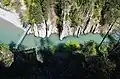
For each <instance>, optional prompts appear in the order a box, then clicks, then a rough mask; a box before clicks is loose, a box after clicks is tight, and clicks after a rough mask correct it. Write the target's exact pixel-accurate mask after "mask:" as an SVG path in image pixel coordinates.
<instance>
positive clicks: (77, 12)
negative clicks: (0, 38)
mask: <svg viewBox="0 0 120 79" xmlns="http://www.w3.org/2000/svg"><path fill="white" fill-rule="evenodd" d="M3 1H4V0H3ZM8 1H9V0H8ZM11 2H13V3H16V4H17V3H18V4H20V5H19V7H15V8H14V7H13V8H10V9H9V10H11V11H13V10H15V11H14V12H15V13H17V14H18V15H19V18H20V19H21V23H23V24H26V25H31V26H32V27H31V29H30V30H29V32H28V34H31V33H33V34H34V35H35V36H37V37H45V36H48V37H49V36H50V35H51V34H52V33H58V34H59V36H60V39H62V38H64V37H66V36H69V35H74V36H79V35H81V34H87V33H106V32H107V31H108V30H109V28H110V26H111V24H112V23H113V22H114V20H116V18H117V20H116V22H115V23H114V25H113V28H112V29H111V30H110V33H113V32H115V31H119V24H120V18H119V15H120V14H119V13H120V7H118V5H120V4H119V3H120V2H119V1H118V2H117V3H116V2H114V1H112V0H111V1H107V0H103V1H100V0H94V1H91V0H44V1H42V0H35V1H32V0H20V1H18V0H12V1H11ZM11 4H12V3H11ZM1 6H4V5H2V4H1ZM7 7H11V6H7ZM116 8H117V9H116Z"/></svg>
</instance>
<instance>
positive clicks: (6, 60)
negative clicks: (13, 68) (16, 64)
mask: <svg viewBox="0 0 120 79" xmlns="http://www.w3.org/2000/svg"><path fill="white" fill-rule="evenodd" d="M0 62H2V63H3V64H4V66H5V67H9V66H10V65H11V64H12V62H13V54H12V52H11V51H9V46H8V45H7V44H4V43H0Z"/></svg>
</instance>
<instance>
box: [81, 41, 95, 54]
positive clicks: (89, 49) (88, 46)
mask: <svg viewBox="0 0 120 79" xmlns="http://www.w3.org/2000/svg"><path fill="white" fill-rule="evenodd" d="M96 46H97V43H96V42H95V41H92V40H90V41H88V42H86V43H85V45H84V50H83V54H85V56H89V55H97V50H96Z"/></svg>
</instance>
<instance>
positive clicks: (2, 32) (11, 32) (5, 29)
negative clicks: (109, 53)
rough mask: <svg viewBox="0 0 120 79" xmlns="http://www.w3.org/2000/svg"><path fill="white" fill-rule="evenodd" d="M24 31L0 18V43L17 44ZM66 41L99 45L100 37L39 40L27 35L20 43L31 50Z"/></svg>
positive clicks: (90, 35) (53, 35)
mask: <svg viewBox="0 0 120 79" xmlns="http://www.w3.org/2000/svg"><path fill="white" fill-rule="evenodd" d="M23 33H24V31H23V30H22V29H20V28H18V27H15V25H13V24H11V23H9V22H7V21H5V20H3V19H1V18H0V41H1V42H4V43H7V44H9V43H11V42H12V41H13V42H15V43H17V42H18V40H19V39H20V37H21V36H22V34H23ZM68 40H76V41H78V42H80V43H84V42H85V41H89V40H94V41H95V42H97V43H100V42H101V40H102V36H101V35H99V34H86V35H81V36H79V38H77V37H73V36H68V37H65V38H63V40H62V41H61V40H59V37H58V35H57V34H52V35H51V36H50V37H49V38H48V37H46V38H40V37H35V36H34V35H27V36H26V37H25V39H24V40H23V42H22V45H24V46H25V47H26V48H32V47H35V46H48V45H50V46H53V45H57V44H59V43H66V42H67V41H68ZM105 42H109V39H107V38H106V39H105Z"/></svg>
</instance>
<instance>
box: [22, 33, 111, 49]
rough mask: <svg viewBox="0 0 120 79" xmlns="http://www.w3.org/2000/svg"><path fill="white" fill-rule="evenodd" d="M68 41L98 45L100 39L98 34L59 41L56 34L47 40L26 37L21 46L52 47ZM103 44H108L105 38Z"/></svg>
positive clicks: (31, 36)
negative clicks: (90, 42)
mask: <svg viewBox="0 0 120 79" xmlns="http://www.w3.org/2000/svg"><path fill="white" fill-rule="evenodd" d="M68 40H71V41H72V40H74V41H78V42H79V43H82V44H83V43H84V42H86V41H89V40H94V41H95V42H97V43H100V42H101V40H102V37H101V35H99V34H86V35H81V36H79V37H78V38H77V37H73V36H68V37H66V38H64V39H63V40H59V37H58V35H57V34H52V35H51V36H50V37H48V38H40V37H39V38H38V37H35V36H34V35H27V36H26V38H25V39H24V41H23V43H22V45H24V46H25V47H29V48H30V47H35V46H45V47H46V46H47V45H50V46H53V45H58V44H59V43H66V42H67V41H68ZM104 42H109V39H107V38H106V39H105V41H104Z"/></svg>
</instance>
